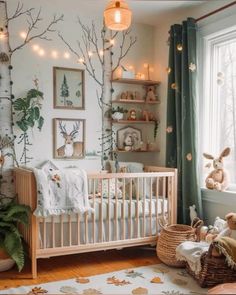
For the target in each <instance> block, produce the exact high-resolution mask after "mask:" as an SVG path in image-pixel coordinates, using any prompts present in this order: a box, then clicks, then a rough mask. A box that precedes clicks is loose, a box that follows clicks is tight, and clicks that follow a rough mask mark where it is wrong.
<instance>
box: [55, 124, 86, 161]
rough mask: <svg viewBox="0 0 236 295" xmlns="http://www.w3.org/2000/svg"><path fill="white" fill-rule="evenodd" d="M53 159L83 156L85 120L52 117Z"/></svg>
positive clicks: (79, 157)
mask: <svg viewBox="0 0 236 295" xmlns="http://www.w3.org/2000/svg"><path fill="white" fill-rule="evenodd" d="M53 157H54V159H81V158H84V157H85V120H83V119H58V118H57V119H53Z"/></svg>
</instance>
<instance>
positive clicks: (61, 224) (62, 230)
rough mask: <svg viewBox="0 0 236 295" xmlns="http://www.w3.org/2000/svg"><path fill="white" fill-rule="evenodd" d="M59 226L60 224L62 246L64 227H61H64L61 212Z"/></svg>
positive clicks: (62, 243)
mask: <svg viewBox="0 0 236 295" xmlns="http://www.w3.org/2000/svg"><path fill="white" fill-rule="evenodd" d="M60 219H61V220H60V226H61V228H60V229H61V247H63V245H64V229H63V227H64V225H63V214H61V217H60Z"/></svg>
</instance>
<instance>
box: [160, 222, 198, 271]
mask: <svg viewBox="0 0 236 295" xmlns="http://www.w3.org/2000/svg"><path fill="white" fill-rule="evenodd" d="M201 224H202V221H201V220H199V221H198V222H196V223H195V224H194V225H191V226H189V225H184V224H173V225H169V226H167V225H165V226H163V224H161V223H160V225H161V227H162V231H161V234H160V237H159V238H158V243H157V255H158V257H159V258H160V260H161V261H162V262H163V263H165V264H167V265H169V266H174V267H185V265H186V262H183V261H178V260H177V259H176V257H175V254H176V247H177V246H178V245H179V244H181V243H182V242H184V241H196V240H197V239H198V237H197V234H196V231H197V228H198V227H199V226H200V225H201Z"/></svg>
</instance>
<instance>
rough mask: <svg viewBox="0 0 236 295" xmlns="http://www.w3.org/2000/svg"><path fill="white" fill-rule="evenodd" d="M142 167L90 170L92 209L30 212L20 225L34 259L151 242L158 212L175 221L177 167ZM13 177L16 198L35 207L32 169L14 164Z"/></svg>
mask: <svg viewBox="0 0 236 295" xmlns="http://www.w3.org/2000/svg"><path fill="white" fill-rule="evenodd" d="M145 171H146V172H143V173H115V174H112V173H107V174H104V173H92V174H89V175H88V189H89V197H90V199H89V201H90V205H91V207H92V208H93V209H94V213H84V214H72V215H66V214H63V215H61V216H50V217H47V218H36V217H35V216H34V215H33V214H32V216H31V226H30V227H29V228H28V229H22V234H23V237H24V239H25V241H26V242H27V244H28V246H29V248H30V253H31V257H32V259H35V260H36V259H37V258H44V257H50V256H59V255H65V254H73V253H81V252H89V251H97V250H106V249H112V248H123V247H130V246H138V245H144V244H151V243H153V242H155V241H156V237H157V234H158V232H159V230H160V229H159V219H160V218H164V217H165V218H166V220H167V222H169V223H175V222H176V207H177V204H176V202H177V200H176V191H177V188H176V187H177V171H176V169H170V168H158V167H146V168H145ZM15 180H16V182H15V183H16V192H17V195H18V202H19V203H22V204H27V205H29V206H30V207H31V208H32V212H33V211H34V209H35V207H36V198H37V189H36V183H35V178H34V174H33V172H32V171H29V170H25V169H22V168H16V169H15ZM32 267H34V268H35V266H33V265H32ZM35 271H36V270H35Z"/></svg>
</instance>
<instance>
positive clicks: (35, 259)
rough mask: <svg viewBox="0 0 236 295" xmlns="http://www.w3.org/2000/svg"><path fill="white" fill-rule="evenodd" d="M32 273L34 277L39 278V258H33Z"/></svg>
mask: <svg viewBox="0 0 236 295" xmlns="http://www.w3.org/2000/svg"><path fill="white" fill-rule="evenodd" d="M31 273H32V279H37V258H32V260H31Z"/></svg>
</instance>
